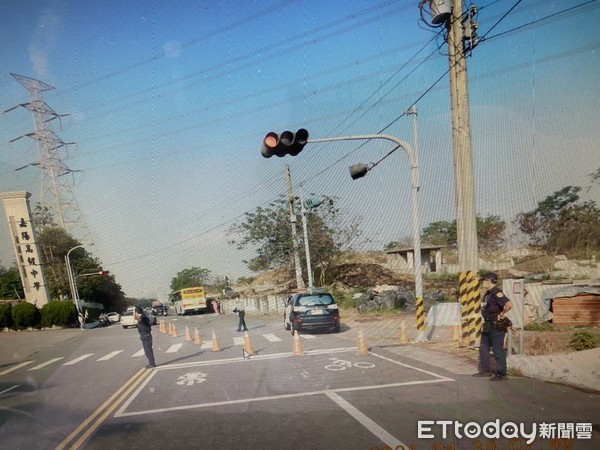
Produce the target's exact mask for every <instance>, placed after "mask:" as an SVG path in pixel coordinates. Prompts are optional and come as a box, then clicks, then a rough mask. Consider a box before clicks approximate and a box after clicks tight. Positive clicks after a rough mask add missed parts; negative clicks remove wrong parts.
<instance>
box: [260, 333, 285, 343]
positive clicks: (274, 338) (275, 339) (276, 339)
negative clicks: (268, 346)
mask: <svg viewBox="0 0 600 450" xmlns="http://www.w3.org/2000/svg"><path fill="white" fill-rule="evenodd" d="M263 336H264V337H265V339H266V340H267V341H269V342H281V338H279V337H277V336H275V335H274V334H271V333H269V334H263Z"/></svg>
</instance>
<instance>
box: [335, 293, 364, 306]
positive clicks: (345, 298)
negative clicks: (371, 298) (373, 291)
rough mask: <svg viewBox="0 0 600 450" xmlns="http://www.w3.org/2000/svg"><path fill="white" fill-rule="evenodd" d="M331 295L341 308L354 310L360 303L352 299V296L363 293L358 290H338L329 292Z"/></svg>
mask: <svg viewBox="0 0 600 450" xmlns="http://www.w3.org/2000/svg"><path fill="white" fill-rule="evenodd" d="M330 292H331V295H333V298H335V301H336V302H337V304H338V305H339V306H340V307H342V308H356V307H358V305H359V304H361V303H362V302H361V301H360V300H359V299H355V298H353V296H354V294H356V293H358V292H363V290H360V289H351V290H347V291H341V290H338V289H332V290H330Z"/></svg>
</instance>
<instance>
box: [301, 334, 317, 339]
mask: <svg viewBox="0 0 600 450" xmlns="http://www.w3.org/2000/svg"><path fill="white" fill-rule="evenodd" d="M298 336H300V337H301V338H302V339H316V337H315V336H313V335H312V334H299V335H298Z"/></svg>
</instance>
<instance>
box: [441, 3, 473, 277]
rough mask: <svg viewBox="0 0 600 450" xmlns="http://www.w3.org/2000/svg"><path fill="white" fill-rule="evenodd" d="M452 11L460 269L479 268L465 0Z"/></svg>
mask: <svg viewBox="0 0 600 450" xmlns="http://www.w3.org/2000/svg"><path fill="white" fill-rule="evenodd" d="M452 5H453V6H452V15H451V16H450V19H449V20H448V22H447V26H448V57H449V58H448V59H449V65H450V96H451V100H452V136H453V144H454V173H455V178H456V210H457V214H456V227H457V239H458V242H457V244H458V245H457V247H458V269H459V271H460V272H467V271H473V272H477V271H478V270H479V257H478V248H477V224H476V220H475V215H476V211H475V180H474V175H473V150H472V147H471V119H470V112H469V86H468V78H467V58H466V54H465V53H466V48H465V46H464V42H465V39H464V38H465V33H464V29H463V22H462V21H463V9H462V0H452Z"/></svg>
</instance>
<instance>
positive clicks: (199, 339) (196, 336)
mask: <svg viewBox="0 0 600 450" xmlns="http://www.w3.org/2000/svg"><path fill="white" fill-rule="evenodd" d="M194 344H196V345H202V336H200V333H199V332H198V328H195V329H194Z"/></svg>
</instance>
